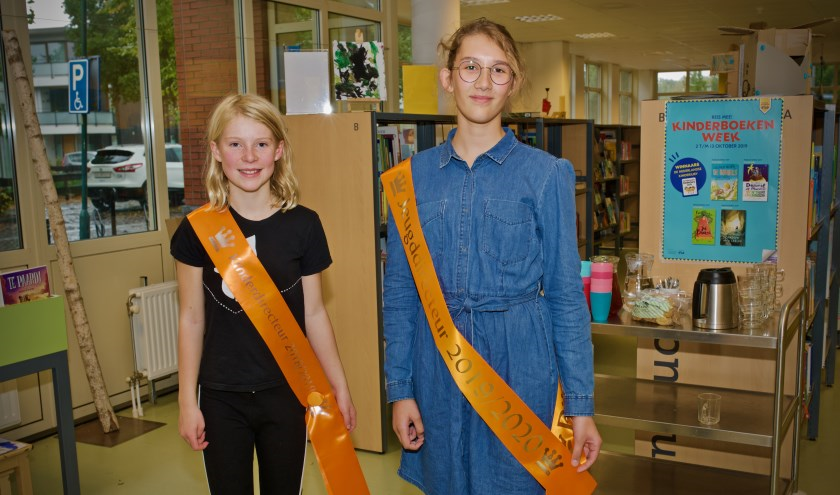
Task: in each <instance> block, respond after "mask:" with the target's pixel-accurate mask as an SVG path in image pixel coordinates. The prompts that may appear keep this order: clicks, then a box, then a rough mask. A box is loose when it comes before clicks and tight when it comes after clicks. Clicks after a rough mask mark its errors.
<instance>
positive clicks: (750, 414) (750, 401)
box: [592, 288, 806, 495]
mask: <svg viewBox="0 0 840 495" xmlns="http://www.w3.org/2000/svg"><path fill="white" fill-rule="evenodd" d="M805 296H806V292H805V290H804V288H800V289H798V290H797V291H796V293H795V294H794V295H793V296H792V297H790V298H789V299H788V301H787V302H786V303H785V305H784V306H783V307H782V308H781V310H780V311H779V312H778V313H776V314H775V315H774V316H773V318H771V319H770V320H768V321H767V322H766V323H765V324H764V325H763V326H762V327H760V328H756V329H744V328H735V329H731V330H705V329H698V328H693V327H692V326H691V321H690V319H689V318H688V317H683V319H682V320H681V323H682V324H681V325H678V326H674V327H661V326H658V325H653V324H648V323H644V322H635V321H632V320H631V319H630V316H629V315H628V314H627V313H626V312H622V313H621V314H620V315H619V317H613V318H611V319H610V320H609V321H607V322H606V323H593V324H592V333H593V334H598V335H612V336H630V337H637V338H638V337H642V338H658V339H675V340H681V341H690V342H701V343H707V344H717V345H721V346H743V347H751V348H759V349H773V350H775V351H776V352H775V354H776V358H775V360H776V367H775V370H776V372H775V376H774V377H773V380H774V387H773V390H774V392H773V393H763V392H750V391H743V390H735V389H724V388H715V387H706V386H702V385H687V384H679V383H667V382H658V381H652V380H643V379H634V378H624V377H614V376H606V375H597V376H596V379H595V391H596V394H595V397H596V399H595V400H596V403H595V411H596V414H595V419H596V422H598V423H599V424H603V425H609V426H616V427H621V428H628V429H637V430H643V431H649V432H656V433H671V434H678V435H683V436H690V437H694V438H703V439H709V440H715V441H721V442H730V443H738V444H744V445H753V446H758V447H764V448H767V449H768V457H769V461H770V475H769V476H763V475H756V474H752V473H742V472H736V471H729V470H724V469H717V468H709V467H700V466H696V465H692V464H684V463H678V462H671V461H661V460H657V459H650V458H647V457H641V456H625V455H619V454H612V455H609V456H606V457H599V460H598V463H596V465H595V466H593V470H594V473H595V474H596V479H605V480H606V479H632V480H633V483H629V484H616V486H614V487H613V486H612V485H608V486H606V487H602V486H599V489H598V491H597V492H596V493H599V494H601V493H603V494H613V493H615V494H618V493H627V494H630V493H633V494H645V493H651V494H652V493H669V494H681V493H705V492H702V491H697V490H698V486H697V484H696V483H697V482H699V483H711V485H710V486H717V487H721V486H727V487H728V488H729V489H731V488H732V487H733V486H738V487H739V488H738V489H737V490H735V491H733V493H770V494H771V495H777V494H790V493H795V492H796V490H797V486H798V473H799V435H797V434H794V435H793V441H792V443H793V445H792V447H791V449H792V458H791V459H792V462H791V472H790V473H788V476H783V474H782V473H781V472H780V466H779V464H780V462H779V461H780V457H781V454H782V441H783V439H784V437H785V435H786V434H787V432H788V431H789V430H790V429H791V427H792V426H793V425H798V424H800V423H801V421H802V407H801V404H802V398H803V392H804V390H803V386H802V380H801V378H802V377H801V373H802V369H803V367H802V364H803V353H802V349H803V346H804V343H805V314H806V313H805V310H806V307H805V304H806V298H805ZM791 344H795V345H796V353H795V356H796V363H795V366H796V368H795V369H796V380H795V385H794V393H793V395H790V394H789V393H788V394H786V393H785V383H784V377H785V371H786V369H787V366H788V365H789V364H792V363H787V359H786V351H787V349H788V348H789V347H790V345H791ZM701 391H704V392H708V391H712V392H715V393H718V394H720V395H722V396H723V397H725V401H726V404H728V405H731V407H728V408H727V410H726V413H725V414H723V415H721V421H720V423H718V424H716V425H712V426H706V425H702V424H700V423H699V422H698V421H697V405H696V402H695V401H696V397H697V394H698V393H699V392H701ZM767 410H772V411H773V413H772V416H771V415H767V414H765V415H757V414H755V412H756V411H767ZM604 461H606V462H604ZM602 463H603V464H604V465H601V464H602ZM666 471H667V473H668V474H667V475H663V473H664V472H666ZM620 473H626V475H624V474H620ZM644 473H649V476H650V477H649V478H648V479H645V474H644ZM654 477H655V479H654ZM711 480H714V481H711ZM662 483H672V484H673V486H670V485H667V486H663V484H662ZM768 489H769V491H768Z"/></svg>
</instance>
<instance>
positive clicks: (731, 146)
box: [662, 98, 782, 263]
mask: <svg viewBox="0 0 840 495" xmlns="http://www.w3.org/2000/svg"><path fill="white" fill-rule="evenodd" d="M781 136H782V100H781V98H761V99H758V98H751V99H723V100H711V101H670V102H668V103H666V104H665V157H664V158H665V177H664V179H665V180H664V181H663V182H664V200H665V201H664V205H663V231H664V236H663V241H662V258H663V259H675V260H696V261H721V262H742V263H755V262H759V261H762V259H763V256H764V253H765V252H772V251H775V250H776V248H777V242H776V240H777V234H778V228H777V226H778V212H777V210H778V207H779V179H780V177H781V160H780V158H781Z"/></svg>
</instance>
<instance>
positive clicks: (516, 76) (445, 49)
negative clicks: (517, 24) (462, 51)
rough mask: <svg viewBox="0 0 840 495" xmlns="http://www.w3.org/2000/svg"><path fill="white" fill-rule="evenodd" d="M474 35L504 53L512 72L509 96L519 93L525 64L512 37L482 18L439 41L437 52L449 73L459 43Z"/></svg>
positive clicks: (523, 82)
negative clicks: (482, 36) (483, 37)
mask: <svg viewBox="0 0 840 495" xmlns="http://www.w3.org/2000/svg"><path fill="white" fill-rule="evenodd" d="M476 34H483V35H484V36H487V37H488V38H490V39H491V40H493V41H495V42H496V45H498V47H499V48H501V49H502V51H503V52H505V57H507V60H508V64H509V65H510V68H511V69H512V70H513V87H512V88H511V96H513V95H515V94H516V93H518V92H519V90H520V89H521V88H522V87H523V85H524V84H525V64H524V63H523V61H522V57H520V56H519V50H518V49H517V48H516V42H515V41H514V40H513V36H511V35H510V33H509V32H508V30H507V28H506V27H504V26H503V25H501V24H499V23H496V22H493V21H491V20H488V19H486V18H484V17H479V18H478V19H475V20H473V21H470V22H468V23H466V24H464V25H463V26H461V27H459V28H458V30H457V31H455V32H454V33H452V36H450V37H449V39H448V40H446V41H441V42H440V43H439V44H438V50H439V51H440V52H441V54H442V56H443V58H444V60H445V67H446V68H447V69H449V70H450V71H452V70H454V69H455V56H456V55H457V54H458V49H459V48H461V43H462V42H463V41H464V38H466V37H467V36H472V35H476Z"/></svg>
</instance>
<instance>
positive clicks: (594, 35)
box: [575, 32, 615, 40]
mask: <svg viewBox="0 0 840 495" xmlns="http://www.w3.org/2000/svg"><path fill="white" fill-rule="evenodd" d="M575 36H577V37H578V38H583V39H585V40H591V39H595V38H615V35H614V34H612V33H607V32H601V33H582V34H576V35H575Z"/></svg>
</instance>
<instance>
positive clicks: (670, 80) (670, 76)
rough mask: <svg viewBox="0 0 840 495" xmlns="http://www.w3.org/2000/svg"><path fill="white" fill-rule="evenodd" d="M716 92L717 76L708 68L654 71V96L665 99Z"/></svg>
mask: <svg viewBox="0 0 840 495" xmlns="http://www.w3.org/2000/svg"><path fill="white" fill-rule="evenodd" d="M717 92H718V76H717V74H714V75H712V74H711V73H710V71H709V70H684V71H663V72H657V73H656V96H657V98H658V99H660V100H667V99H668V98H671V97H673V96H691V95H698V96H699V95H704V94H709V93H717Z"/></svg>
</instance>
